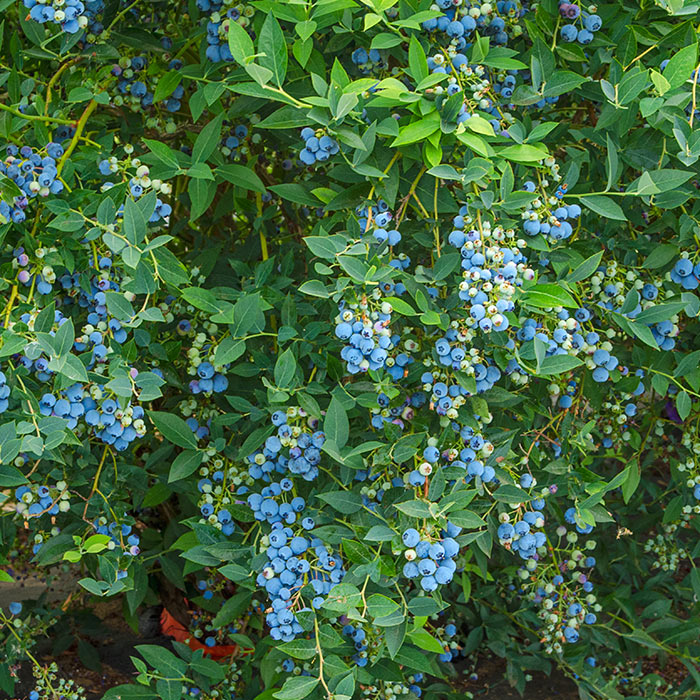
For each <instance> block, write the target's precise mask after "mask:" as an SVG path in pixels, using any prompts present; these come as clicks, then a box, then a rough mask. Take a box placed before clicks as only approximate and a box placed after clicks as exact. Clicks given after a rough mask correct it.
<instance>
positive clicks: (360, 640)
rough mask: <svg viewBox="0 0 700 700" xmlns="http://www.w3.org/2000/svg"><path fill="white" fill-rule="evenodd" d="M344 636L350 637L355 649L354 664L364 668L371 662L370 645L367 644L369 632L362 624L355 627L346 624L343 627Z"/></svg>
mask: <svg viewBox="0 0 700 700" xmlns="http://www.w3.org/2000/svg"><path fill="white" fill-rule="evenodd" d="M343 635H344V636H346V637H348V638H349V639H350V641H351V642H352V644H353V645H354V647H355V654H354V655H353V657H352V660H353V663H355V664H357V665H358V666H359V667H360V668H364V667H365V666H366V665H367V664H368V662H369V658H368V656H369V654H368V652H367V649H368V648H369V644H368V643H367V642H368V639H367V632H366V631H365V629H364V627H363V626H362V625H361V624H360V623H357V624H354V625H353V624H350V623H346V624H345V625H343Z"/></svg>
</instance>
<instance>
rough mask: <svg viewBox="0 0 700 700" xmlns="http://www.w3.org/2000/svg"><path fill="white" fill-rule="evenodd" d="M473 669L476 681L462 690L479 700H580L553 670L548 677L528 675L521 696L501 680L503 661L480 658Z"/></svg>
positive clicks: (562, 677)
mask: <svg viewBox="0 0 700 700" xmlns="http://www.w3.org/2000/svg"><path fill="white" fill-rule="evenodd" d="M476 668H477V674H478V679H477V680H475V681H469V680H468V679H465V680H467V682H466V683H465V684H464V689H465V690H468V691H469V692H471V693H473V694H474V696H475V698H478V699H479V700H523V698H524V700H555V699H556V700H579V697H580V696H579V694H578V690H577V689H576V685H575V684H574V683H573V681H572V680H571V679H569V678H567V677H566V676H565V675H564V674H563V673H560V672H558V671H556V670H555V671H553V672H552V675H551V676H547V675H546V674H544V673H538V672H535V671H533V672H531V674H530V675H532V681H530V682H529V683H528V684H527V687H526V689H525V695H524V696H521V695H520V694H519V693H518V691H517V690H515V688H511V686H510V685H509V684H508V681H507V680H505V677H504V676H505V670H506V663H505V661H504V660H503V659H499V658H496V657H493V658H480V659H479V661H478V663H477V666H476Z"/></svg>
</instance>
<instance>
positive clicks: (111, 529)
mask: <svg viewBox="0 0 700 700" xmlns="http://www.w3.org/2000/svg"><path fill="white" fill-rule="evenodd" d="M92 526H93V528H94V529H95V533H96V534H98V535H107V536H108V537H109V538H110V539H109V541H108V542H107V551H109V552H113V553H114V555H115V556H116V563H117V565H118V568H117V572H116V579H117V581H119V580H121V579H123V578H126V577H127V576H128V573H129V572H128V571H127V569H128V567H129V560H130V559H132V558H133V557H136V556H138V555H139V554H140V553H141V548H140V547H139V544H140V542H141V538H140V537H139V536H138V534H137V533H136V532H135V531H134V529H133V527H132V526H131V525H129V524H128V523H126V522H121V523H118V522H115V521H112V522H110V521H109V520H107V518H105V517H104V516H100V517H99V518H98V519H97V520H95V521H94V522H93V523H92ZM122 557H125V559H122Z"/></svg>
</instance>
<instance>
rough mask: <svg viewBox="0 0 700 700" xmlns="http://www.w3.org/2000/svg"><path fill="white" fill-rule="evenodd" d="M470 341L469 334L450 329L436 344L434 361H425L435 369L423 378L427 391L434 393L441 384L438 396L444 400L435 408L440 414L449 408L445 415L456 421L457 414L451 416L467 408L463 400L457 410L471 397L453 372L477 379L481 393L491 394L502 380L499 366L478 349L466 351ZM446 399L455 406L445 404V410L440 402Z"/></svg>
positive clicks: (439, 399)
mask: <svg viewBox="0 0 700 700" xmlns="http://www.w3.org/2000/svg"><path fill="white" fill-rule="evenodd" d="M468 338H469V336H468V333H467V332H465V331H461V330H457V329H456V328H450V329H449V330H448V331H447V332H446V333H445V335H444V336H443V337H442V338H438V340H437V341H435V345H434V349H433V353H432V354H431V357H429V358H426V359H425V360H424V364H425V365H426V366H428V367H429V366H430V365H431V364H432V365H433V366H434V367H435V369H432V370H428V371H426V372H424V373H423V375H422V376H421V381H422V382H423V390H424V391H426V392H431V393H434V388H433V387H434V386H435V385H438V384H440V387H439V388H438V393H439V394H442V396H436V398H437V403H436V404H435V405H434V407H435V410H436V411H437V412H438V413H440V411H441V410H443V407H445V408H444V412H445V413H444V414H445V415H446V416H447V417H448V418H454V417H455V415H456V414H453V413H451V411H453V410H457V408H459V406H461V405H463V404H464V401H463V400H459V401H457V406H455V405H454V404H455V401H456V400H457V398H458V397H459V396H462V397H465V396H469V395H470V391H469V390H468V389H467V388H465V387H464V386H462V385H461V384H460V383H459V381H458V380H457V379H456V378H453V374H452V372H450V370H453V371H454V372H458V371H462V372H464V373H465V374H466V375H467V376H470V377H474V380H475V382H476V390H477V393H482V392H484V391H488V390H489V389H490V388H491V387H493V386H494V384H496V382H497V381H498V380H499V379H500V378H501V370H500V369H498V367H497V366H496V365H494V364H490V363H489V362H488V361H487V360H486V359H485V358H484V357H483V354H482V353H481V352H480V351H479V350H478V349H477V348H473V347H472V348H470V350H469V351H467V350H466V348H465V346H464V344H463V343H464V342H465V341H467V340H468ZM453 353H454V356H453ZM460 358H461V359H460ZM445 368H447V369H445ZM442 385H445V386H446V387H447V391H445V390H444V389H443V386H442ZM445 398H449V399H450V400H451V404H452V405H448V403H449V402H448V401H444V402H443V403H442V406H441V405H440V401H441V400H442V399H445Z"/></svg>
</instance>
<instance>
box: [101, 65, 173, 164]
mask: <svg viewBox="0 0 700 700" xmlns="http://www.w3.org/2000/svg"><path fill="white" fill-rule="evenodd" d="M180 68H182V61H181V60H179V59H172V60H171V61H170V63H169V64H168V70H179V69H180ZM111 73H112V75H113V76H115V77H116V78H117V94H116V95H115V96H114V97H113V98H112V102H113V103H114V104H115V105H116V106H117V107H121V106H122V105H127V106H129V107H131V109H132V110H134V111H137V110H139V109H148V108H149V107H152V106H153V97H154V90H155V85H152V84H150V83H149V73H148V57H147V56H142V55H139V56H133V57H132V58H129V57H128V56H122V57H121V58H120V59H119V62H118V63H115V64H114V66H113V67H112V71H111ZM184 95H185V87H184V85H183V84H182V83H180V84H178V85H177V86H176V87H175V89H174V90H173V91H172V92H171V93H170V95H169V96H168V97H166V98H165V100H164V102H165V105H164V106H165V109H166V110H167V111H168V112H177V111H179V109H180V107H181V106H182V98H183V97H184ZM106 174H107V173H104V172H103V175H106Z"/></svg>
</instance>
